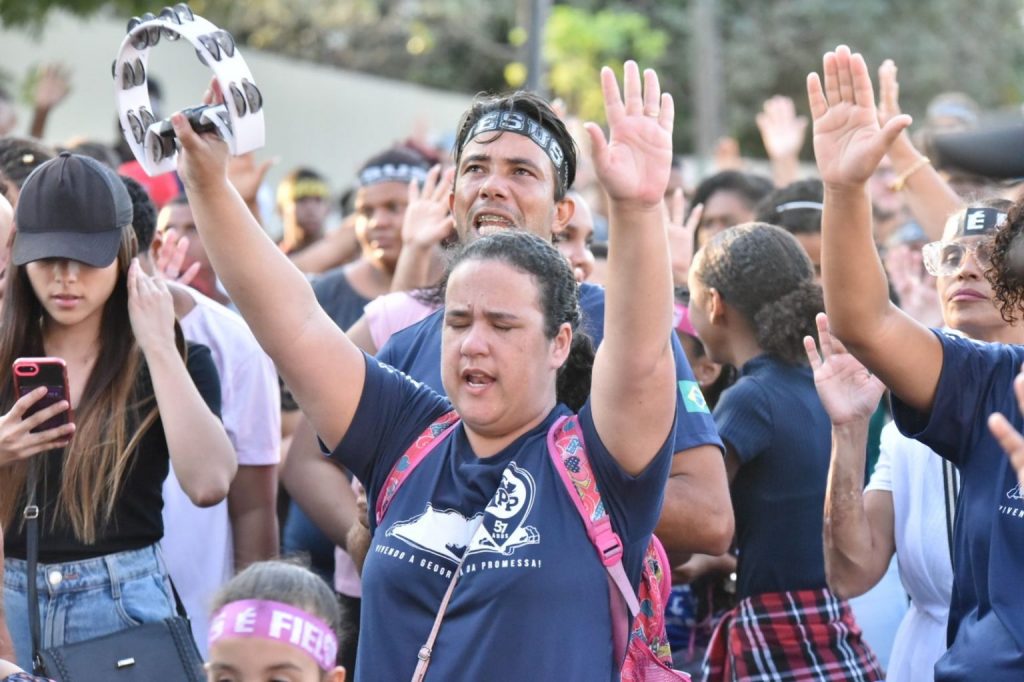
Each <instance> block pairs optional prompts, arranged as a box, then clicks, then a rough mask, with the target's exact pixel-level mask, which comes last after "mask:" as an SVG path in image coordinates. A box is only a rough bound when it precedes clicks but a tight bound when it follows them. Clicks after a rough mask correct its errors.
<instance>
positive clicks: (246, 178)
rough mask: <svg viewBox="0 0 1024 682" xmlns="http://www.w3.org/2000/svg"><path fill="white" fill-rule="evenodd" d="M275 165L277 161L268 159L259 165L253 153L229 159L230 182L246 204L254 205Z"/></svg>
mask: <svg viewBox="0 0 1024 682" xmlns="http://www.w3.org/2000/svg"><path fill="white" fill-rule="evenodd" d="M275 163H277V159H268V160H266V161H263V162H262V163H257V162H256V156H255V154H253V153H252V152H247V153H245V154H242V155H240V156H232V157H231V158H230V159H228V180H230V181H231V184H232V185H234V186H235V189H237V190H238V193H239V194H241V195H242V198H243V199H245V202H246V203H248V204H251V203H254V202H255V201H256V194H257V193H258V192H259V191H260V185H262V184H263V178H265V177H267V171H269V170H270V167H271V166H273V165H274V164H275Z"/></svg>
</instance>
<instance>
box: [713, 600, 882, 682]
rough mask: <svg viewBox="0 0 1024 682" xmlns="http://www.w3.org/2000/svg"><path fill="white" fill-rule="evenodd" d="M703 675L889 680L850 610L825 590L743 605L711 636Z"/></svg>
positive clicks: (781, 681)
mask: <svg viewBox="0 0 1024 682" xmlns="http://www.w3.org/2000/svg"><path fill="white" fill-rule="evenodd" d="M702 674H703V679H704V680H706V681H708V682H804V681H807V682H812V681H815V682H817V681H822V682H826V681H827V682H839V681H841V680H850V681H851V682H853V681H856V682H874V681H875V680H883V679H885V677H884V675H883V673H882V669H881V667H880V666H879V665H878V660H877V659H876V658H875V655H874V654H873V653H872V652H871V649H869V648H868V646H867V644H866V643H864V642H863V641H862V640H861V633H860V628H859V627H857V623H856V622H855V621H854V619H853V613H852V612H851V611H850V607H849V605H848V604H847V603H846V602H845V601H843V600H840V599H837V598H836V597H835V596H834V595H833V594H832V593H831V592H830V591H829V590H827V589H823V590H800V591H797V592H772V593H768V594H759V595H756V596H753V597H748V598H746V599H744V600H742V601H741V602H740V603H739V605H737V607H736V608H735V609H733V610H732V611H730V612H729V613H728V614H726V615H725V617H723V618H722V620H721V621H720V622H719V624H718V627H717V628H716V629H715V632H714V634H713V635H712V636H711V643H710V644H709V645H708V651H707V656H706V657H705V659H704V667H703V671H702Z"/></svg>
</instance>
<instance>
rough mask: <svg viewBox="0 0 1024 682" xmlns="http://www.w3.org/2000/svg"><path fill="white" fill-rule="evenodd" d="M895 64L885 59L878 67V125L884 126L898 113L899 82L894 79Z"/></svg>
mask: <svg viewBox="0 0 1024 682" xmlns="http://www.w3.org/2000/svg"><path fill="white" fill-rule="evenodd" d="M896 73H897V69H896V63H895V62H893V60H891V59H886V60H885V61H884V62H882V65H881V66H879V67H878V125H882V126H884V125H885V124H886V123H888V122H889V121H890V120H892V119H893V118H895V117H897V116H899V115H900V114H902V113H903V112H902V111H900V82H899V81H898V80H897V79H896Z"/></svg>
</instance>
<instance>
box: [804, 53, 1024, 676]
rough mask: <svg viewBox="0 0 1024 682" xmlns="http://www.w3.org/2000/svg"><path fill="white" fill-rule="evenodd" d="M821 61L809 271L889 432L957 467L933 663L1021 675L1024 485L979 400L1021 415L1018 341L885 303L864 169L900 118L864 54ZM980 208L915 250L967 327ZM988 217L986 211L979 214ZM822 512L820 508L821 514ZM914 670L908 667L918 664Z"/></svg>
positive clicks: (963, 672) (981, 314)
mask: <svg viewBox="0 0 1024 682" xmlns="http://www.w3.org/2000/svg"><path fill="white" fill-rule="evenodd" d="M823 66H824V68H823V72H824V77H823V79H822V78H819V76H818V74H814V73H812V74H811V75H810V76H808V80H807V90H808V96H809V99H810V110H811V114H812V117H813V120H814V151H815V158H816V161H817V164H818V170H819V172H820V173H821V177H822V181H823V182H824V184H825V201H824V204H825V208H824V212H823V218H822V281H823V284H824V290H825V307H826V310H827V311H828V314H829V319H830V322H831V326H832V332H833V333H834V335H835V337H836V338H838V339H839V341H841V342H842V343H843V344H845V347H846V348H847V349H848V350H849V351H850V353H851V354H852V355H853V356H854V357H856V359H857V360H859V361H860V362H861V363H863V365H864V367H866V368H867V370H868V371H869V372H871V373H873V374H874V375H875V376H877V377H878V378H879V379H881V381H882V382H883V383H884V384H885V385H886V386H887V387H888V388H889V390H890V391H891V392H892V404H893V416H894V418H895V421H896V425H897V426H898V427H899V429H900V430H901V432H902V433H904V434H905V435H907V436H911V437H913V438H915V439H917V440H919V441H920V442H922V443H923V444H925V445H927V446H928V447H929V448H931V449H932V450H934V451H935V452H936V453H938V454H939V455H940V456H941V457H943V458H944V459H946V460H948V461H950V462H952V463H953V464H954V465H956V467H957V469H958V470H959V473H960V477H961V491H960V499H959V501H958V503H957V518H956V525H955V529H954V531H953V569H954V570H953V589H952V598H951V603H950V610H949V629H948V632H949V644H950V646H949V649H948V650H947V651H946V653H945V654H943V655H942V657H941V658H940V659H939V661H938V662H937V663H936V665H935V679H936V680H937V681H938V682H950V681H953V680H957V681H961V680H962V681H967V680H982V679H983V680H990V681H993V682H1002V681H1004V680H1005V681H1007V682H1009V681H1010V680H1020V679H1022V676H1024V655H1022V653H1021V649H1020V645H1019V643H1020V642H1024V609H1021V608H1020V604H1021V601H1020V587H1019V582H1020V578H1019V576H1020V571H1021V568H1022V566H1024V499H1021V498H1022V497H1024V496H1022V495H1020V493H1019V487H1018V485H1019V484H1018V481H1017V475H1016V472H1015V471H1014V470H1013V468H1012V467H1011V466H1010V463H1009V461H1008V459H1007V458H1006V455H1005V454H1004V453H1003V451H1002V449H1001V448H1000V447H999V443H998V442H997V441H996V439H995V438H993V436H992V435H991V434H990V433H989V430H988V428H987V424H986V421H987V418H988V416H989V414H990V413H992V412H1002V413H1004V414H1007V415H1009V416H1010V418H1011V420H1012V423H1013V425H1014V426H1015V427H1017V428H1018V430H1019V429H1020V427H1021V425H1022V424H1024V418H1022V417H1021V414H1020V412H1019V411H1018V410H1017V405H1016V401H1015V399H1014V394H1013V386H1012V384H1013V377H1014V376H1015V375H1016V373H1017V371H1018V370H1019V369H1020V366H1021V363H1022V362H1024V347H1021V346H1017V345H1003V344H996V343H984V342H979V341H975V340H972V339H967V338H964V337H963V336H962V335H960V334H957V333H948V332H944V331H942V330H931V329H927V328H926V327H923V326H921V325H920V324H918V323H917V322H915V321H914V320H913V319H911V318H910V317H908V316H907V315H906V314H904V313H903V312H902V311H900V310H899V308H897V307H896V306H894V305H892V304H891V303H890V302H889V299H888V295H887V289H888V287H887V283H886V278H885V272H884V270H883V269H882V264H881V262H880V261H879V259H878V253H877V251H876V249H875V245H874V241H873V239H872V225H871V201H870V197H869V194H868V190H867V182H868V180H869V178H870V177H871V174H872V173H873V172H874V171H875V168H876V167H877V166H878V164H879V162H880V161H881V159H882V157H883V156H884V155H885V154H886V152H887V150H888V148H889V147H890V146H891V145H892V144H893V142H894V140H895V139H896V138H897V136H898V135H899V134H900V132H901V131H902V130H903V129H904V128H906V127H907V126H908V125H909V124H910V117H908V116H905V115H898V116H894V117H892V118H889V119H888V120H887V121H886V122H885V124H884V125H880V124H879V117H878V112H877V109H876V107H875V102H874V92H873V89H872V85H871V78H870V76H869V74H868V70H867V66H866V64H865V62H864V58H863V57H862V56H861V55H858V54H851V52H850V49H849V48H848V47H846V46H845V45H844V46H840V47H838V48H836V50H835V51H834V52H829V53H827V54H826V55H825V58H824V65H823ZM1016 208H1017V209H1018V210H1015V211H1013V210H1012V211H1010V212H1009V216H1008V218H1007V222H1008V223H1009V224H1011V225H1012V224H1014V223H1015V221H1016V222H1020V221H1021V220H1022V219H1024V216H1022V215H1021V211H1020V210H1019V208H1020V207H1016ZM996 213H998V211H996ZM996 217H997V216H996ZM993 218H994V217H993V216H992V214H991V213H989V214H986V213H984V212H979V213H973V212H968V213H967V214H965V219H964V222H963V224H962V226H961V229H960V234H957V235H947V241H954V242H955V241H957V239H959V244H952V245H950V244H947V245H945V246H940V247H935V248H931V249H929V251H930V252H932V253H933V255H932V256H928V257H927V258H928V261H929V262H930V263H931V266H932V267H935V268H936V269H937V271H938V272H939V273H940V274H941V275H942V278H941V279H940V284H939V286H940V287H941V292H942V296H943V300H944V305H945V306H946V308H947V309H948V311H949V312H950V313H952V314H953V317H952V318H948V319H947V322H949V323H951V324H956V325H958V326H961V327H964V328H965V329H970V328H971V327H975V328H979V329H980V328H981V323H982V321H983V320H985V319H989V320H993V321H994V320H995V319H997V318H995V317H987V316H989V315H991V313H992V304H991V301H990V300H989V299H988V298H987V297H986V294H987V291H988V289H987V285H986V283H985V279H984V272H985V268H984V264H983V263H979V262H978V261H979V259H980V260H982V261H984V260H985V254H986V250H985V248H983V247H982V248H979V247H978V246H977V240H978V237H976V236H975V235H978V234H981V235H982V236H981V239H984V232H985V231H986V230H988V227H987V226H988V225H989V224H990V222H989V221H990V219H993ZM998 224H999V222H998V220H994V224H993V225H992V227H995V226H997V225H998ZM978 225H983V226H984V227H982V228H981V229H977V226H978ZM950 237H952V239H950ZM972 246H974V248H971V247H972ZM935 252H937V253H938V257H937V258H936V257H935V256H934V253H935ZM957 266H959V267H957ZM999 340H1004V341H1005V340H1014V339H1011V338H1009V337H1006V336H1001V337H1000V338H999ZM834 430H835V429H834ZM1015 491H1016V494H1015ZM858 499H859V498H858ZM835 520H836V519H835V518H834V517H833V518H832V519H831V520H829V519H826V525H828V523H830V522H834V521H835ZM827 532H828V531H827V530H826V533H827ZM861 541H862V543H863V546H862V547H861V548H860V550H858V551H855V552H853V553H852V554H851V555H850V556H848V557H845V558H844V560H845V561H850V562H854V563H856V562H858V561H862V560H863V559H864V557H865V556H866V555H867V554H868V549H866V547H867V546H869V545H870V544H871V542H872V540H871V539H869V538H863V537H862V538H861ZM827 542H828V536H827V535H826V543H827ZM916 673H917V678H918V679H919V678H920V676H921V675H922V674H925V675H926V674H927V673H925V672H924V671H920V670H918V671H916Z"/></svg>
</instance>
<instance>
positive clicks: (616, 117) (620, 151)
mask: <svg viewBox="0 0 1024 682" xmlns="http://www.w3.org/2000/svg"><path fill="white" fill-rule="evenodd" d="M623 72H624V73H623V79H622V80H623V91H624V96H620V94H619V85H618V83H617V82H616V80H615V74H613V73H612V71H611V69H609V68H607V67H605V68H604V69H602V70H601V91H602V92H603V94H604V106H605V113H606V115H607V118H608V133H609V139H608V140H605V137H604V133H603V132H602V131H601V129H600V128H598V127H597V126H596V125H595V124H593V123H589V124H587V131H588V133H589V134H590V138H591V142H592V143H593V144H592V148H593V156H594V168H595V170H596V172H597V176H598V179H599V180H600V181H601V185H602V186H603V187H604V190H605V192H607V193H608V196H609V198H611V199H612V200H614V201H623V202H634V203H636V204H638V205H641V206H645V207H651V208H656V207H659V206H660V203H661V201H662V198H663V197H664V195H665V188H666V187H667V186H668V179H669V175H670V173H671V171H672V123H673V119H674V117H675V111H674V107H673V103H672V97H671V95H669V94H668V93H662V92H661V86H660V85H659V83H658V75H657V74H656V73H655V72H654V71H653V70H651V69H647V70H646V71H644V74H643V87H641V83H640V69H639V67H638V66H637V64H636V62H633V61H628V62H626V64H625V66H624V68H623ZM659 210H660V209H659Z"/></svg>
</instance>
